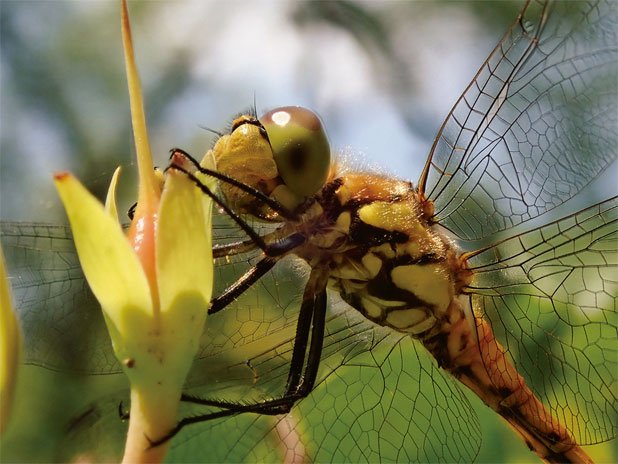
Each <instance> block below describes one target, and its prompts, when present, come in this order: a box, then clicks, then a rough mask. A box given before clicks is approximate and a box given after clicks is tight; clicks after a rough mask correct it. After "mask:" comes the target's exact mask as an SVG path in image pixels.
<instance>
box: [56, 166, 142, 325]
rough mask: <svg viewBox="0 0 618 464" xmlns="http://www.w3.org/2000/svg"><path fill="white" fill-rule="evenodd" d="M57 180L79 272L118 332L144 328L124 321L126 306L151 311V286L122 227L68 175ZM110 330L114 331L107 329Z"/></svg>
mask: <svg viewBox="0 0 618 464" xmlns="http://www.w3.org/2000/svg"><path fill="white" fill-rule="evenodd" d="M55 184H56V188H57V189H58V192H59V194H60V197H61V199H62V203H63V204H64V208H65V210H66V212H67V216H68V218H69V222H70V224H71V229H72V231H73V239H74V241H75V247H76V249H77V254H78V255H79V261H80V263H81V267H82V270H83V271H84V275H85V276H86V279H87V280H88V284H89V285H90V288H91V289H92V292H93V293H94V295H95V296H96V298H97V300H99V303H101V306H102V307H103V310H104V312H105V315H106V316H107V318H108V319H111V321H112V322H113V324H114V326H115V327H114V329H115V331H118V332H120V333H121V334H127V333H132V331H134V330H143V328H140V327H127V324H134V321H135V319H139V318H138V317H131V318H130V319H127V317H126V315H127V314H128V313H130V312H129V311H126V309H127V308H133V309H134V310H135V311H136V312H141V313H143V314H144V315H149V314H152V311H153V309H152V301H151V297H150V289H149V286H148V281H147V279H146V277H145V275H144V271H143V269H142V265H141V263H140V261H139V260H138V258H137V256H136V254H135V252H134V251H133V249H132V248H131V246H130V245H129V242H128V241H127V239H126V237H125V235H124V233H123V231H122V228H121V226H120V225H119V224H118V222H117V221H115V220H113V219H112V218H111V217H110V216H109V214H108V213H107V212H106V211H105V209H104V208H103V205H102V204H101V203H99V201H98V200H97V199H96V198H95V197H94V196H92V195H91V194H90V193H89V192H88V191H87V190H86V189H85V188H84V187H83V186H82V185H81V184H80V183H79V181H78V180H77V179H75V178H74V177H73V176H71V175H70V174H68V173H65V174H59V175H56V176H55ZM108 323H109V320H108ZM76 330H79V328H77V327H76ZM110 333H111V334H112V336H113V335H114V331H112V330H111V328H110Z"/></svg>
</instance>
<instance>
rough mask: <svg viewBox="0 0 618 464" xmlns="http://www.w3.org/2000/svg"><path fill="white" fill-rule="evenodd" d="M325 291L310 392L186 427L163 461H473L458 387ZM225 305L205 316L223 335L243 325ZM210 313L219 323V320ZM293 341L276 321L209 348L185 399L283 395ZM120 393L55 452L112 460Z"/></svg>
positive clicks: (76, 424)
mask: <svg viewBox="0 0 618 464" xmlns="http://www.w3.org/2000/svg"><path fill="white" fill-rule="evenodd" d="M291 265H292V264H291V263H289V265H286V264H285V263H283V266H282V269H279V270H277V269H276V268H275V270H274V271H273V272H281V273H282V274H286V273H289V272H290V267H289V266H291ZM274 277H278V275H275V276H274ZM329 296H330V297H331V299H332V300H334V301H337V303H335V304H334V305H331V307H330V312H331V315H330V316H329V319H328V321H327V334H326V338H325V345H324V353H323V359H322V363H321V367H320V373H319V379H318V382H317V384H316V387H315V389H314V390H313V392H312V393H311V395H310V396H309V397H308V398H306V399H304V400H302V401H300V402H299V403H298V404H297V405H296V407H295V408H294V409H293V411H292V413H291V414H289V415H287V416H285V417H281V416H277V417H271V416H260V415H253V414H243V415H240V416H237V417H229V418H225V419H218V420H212V421H208V422H204V423H201V424H198V425H194V426H189V427H187V428H186V429H183V431H182V432H181V433H180V434H179V435H178V436H176V437H175V438H174V441H173V443H172V449H171V451H170V457H169V459H170V460H172V461H175V462H176V461H178V462H183V461H185V460H196V459H198V460H200V461H204V462H273V461H274V462H283V461H284V460H286V456H287V459H289V458H290V457H291V456H295V457H296V458H297V459H300V458H302V459H303V460H305V461H312V462H313V461H316V462H320V461H334V462H377V461H381V462H385V461H397V462H470V461H472V460H473V459H474V457H475V456H476V454H477V453H478V449H479V446H480V442H481V432H480V426H479V423H478V419H477V417H476V415H475V413H474V412H473V410H472V409H471V406H470V404H469V403H468V401H467V399H466V397H465V396H464V393H463V392H462V390H461V389H460V388H459V386H458V385H456V384H455V383H454V381H453V380H452V379H451V378H450V377H448V376H446V375H445V374H444V373H443V371H441V370H440V369H439V368H438V367H437V366H436V364H435V363H434V362H433V361H432V360H431V359H430V358H429V357H428V356H427V354H426V352H425V351H424V349H423V348H422V347H421V346H420V345H418V344H417V343H416V342H415V341H413V340H412V339H411V338H409V337H402V336H400V335H392V334H390V333H389V331H387V330H386V329H383V328H377V327H375V326H374V325H372V324H371V323H369V322H367V321H366V320H365V319H364V318H363V317H362V316H360V315H359V314H358V313H357V312H355V311H351V310H350V308H349V307H348V306H347V305H346V304H345V303H343V302H341V301H339V300H338V298H337V297H336V296H335V295H329ZM244 303H247V300H245V302H244ZM244 303H243V304H244ZM227 309H231V310H232V311H230V312H229V313H227V315H226V311H223V312H221V313H219V314H217V315H215V316H213V317H212V320H211V321H209V323H210V322H213V323H215V324H217V325H218V326H220V327H222V326H224V325H227V326H229V327H231V330H234V329H238V328H242V322H241V321H240V320H238V317H239V315H240V314H241V312H240V311H238V310H237V308H235V307H230V308H227ZM292 310H296V308H290V311H292ZM259 312H260V311H259V310H258V311H254V313H253V318H254V319H255V321H256V322H255V323H256V324H258V322H257V321H259V320H268V319H269V317H268V316H264V317H263V316H260V315H259ZM217 317H219V319H220V321H215V318H217ZM258 325H260V324H258ZM267 325H270V324H267ZM293 337H294V327H293V326H292V327H286V326H285V325H279V326H278V328H276V329H274V330H270V331H269V333H268V334H267V335H264V336H263V337H262V338H261V339H260V340H258V341H257V342H256V341H253V342H252V341H247V342H246V343H242V344H237V346H236V347H235V348H234V349H232V350H229V351H225V350H216V351H217V352H215V351H212V352H211V353H210V354H208V355H206V356H205V357H203V358H201V359H200V360H198V361H196V363H195V365H194V367H193V370H192V373H191V375H190V380H189V383H190V385H192V388H189V392H190V393H192V394H199V395H200V396H204V397H208V398H218V399H226V400H228V401H237V402H240V403H252V402H255V401H259V400H262V399H265V398H268V397H271V396H272V395H275V394H280V393H281V392H282V390H283V387H284V385H285V382H286V379H287V373H288V368H289V361H290V358H291V353H292V346H293ZM217 340H219V337H216V339H215V341H217ZM124 396H125V398H126V395H124ZM122 398H123V395H122V394H118V395H114V396H112V397H107V398H105V399H102V400H101V401H99V402H96V403H95V404H93V405H92V406H91V407H89V408H87V409H86V410H85V411H83V412H82V413H81V414H80V415H78V417H77V419H76V420H74V421H73V422H72V423H71V427H70V432H69V433H68V435H67V436H66V441H65V442H64V443H63V444H62V446H61V448H62V450H63V452H64V453H66V454H64V455H63V456H62V458H63V459H71V458H75V456H78V455H81V456H84V455H85V456H88V457H89V458H91V459H94V460H110V459H117V458H118V457H119V456H120V453H121V451H122V450H121V449H120V448H121V446H120V445H119V444H118V443H116V444H115V445H114V443H110V440H113V439H114V437H119V436H122V432H123V430H124V429H125V428H126V424H122V423H121V422H120V421H119V419H118V412H117V411H118V404H119V401H120V400H121V399H122ZM125 401H126V399H125ZM185 406H186V405H185ZM198 413H204V408H196V407H193V406H186V408H185V409H184V410H183V411H182V413H181V415H182V416H183V417H185V416H191V415H193V414H198ZM108 437H109V439H108ZM84 453H87V454H84Z"/></svg>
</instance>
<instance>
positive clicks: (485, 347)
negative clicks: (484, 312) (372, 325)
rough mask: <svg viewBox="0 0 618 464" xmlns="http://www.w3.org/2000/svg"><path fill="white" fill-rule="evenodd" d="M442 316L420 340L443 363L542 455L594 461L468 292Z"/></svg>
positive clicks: (547, 458)
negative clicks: (533, 385) (477, 310)
mask: <svg viewBox="0 0 618 464" xmlns="http://www.w3.org/2000/svg"><path fill="white" fill-rule="evenodd" d="M444 322H445V323H443V324H442V325H441V328H442V330H441V332H440V333H438V334H436V335H434V336H432V337H429V338H426V339H423V340H422V342H423V344H424V345H425V347H426V348H427V350H428V351H429V352H430V353H431V354H432V355H433V356H434V358H436V360H437V361H438V364H439V365H440V366H441V367H442V368H443V369H445V370H447V371H448V372H450V373H451V374H452V375H453V376H454V377H455V378H457V379H458V380H459V381H460V382H462V383H463V384H464V385H466V386H467V387H468V388H470V389H471V390H472V391H473V392H474V393H475V394H476V395H477V396H478V397H479V398H481V399H482V400H483V402H485V404H487V406H489V407H490V408H491V409H493V410H494V411H496V412H497V413H498V414H500V415H501V416H502V417H503V418H504V419H505V420H506V421H507V422H508V424H509V425H510V426H511V427H512V428H513V429H514V430H515V431H516V432H517V433H519V435H521V437H522V438H523V439H524V441H525V443H526V444H527V445H528V447H529V448H530V450H532V451H534V452H535V453H536V454H537V455H538V456H539V457H541V458H542V459H543V460H544V461H546V462H551V463H558V462H578V463H591V462H592V460H591V459H590V457H589V456H588V455H587V454H586V452H585V451H584V450H583V449H581V448H580V447H579V445H578V444H577V442H576V441H575V440H574V439H573V437H572V436H571V435H570V434H569V432H568V431H567V429H566V428H565V427H564V426H563V425H562V424H560V422H559V421H558V420H557V419H556V418H555V417H554V416H553V414H552V413H551V411H550V410H548V409H547V408H546V407H545V405H544V404H543V403H542V402H541V400H540V399H539V398H538V397H537V396H536V395H535V393H534V392H533V391H532V390H531V389H530V387H529V386H528V384H527V383H526V381H525V379H524V378H523V377H522V376H521V375H520V374H519V372H518V371H517V369H516V367H515V365H514V364H513V363H512V362H511V359H510V358H509V357H508V355H507V353H506V351H505V350H504V348H503V347H502V345H500V343H499V342H498V341H497V340H496V339H495V337H494V334H493V330H492V329H491V326H490V325H489V324H488V323H487V322H486V321H485V320H484V319H483V318H482V317H480V316H473V315H472V312H471V309H470V307H469V298H468V297H464V296H462V297H459V298H455V299H453V301H452V304H451V305H450V307H449V309H448V311H447V317H446V318H445V320H444Z"/></svg>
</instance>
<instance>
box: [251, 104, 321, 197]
mask: <svg viewBox="0 0 618 464" xmlns="http://www.w3.org/2000/svg"><path fill="white" fill-rule="evenodd" d="M260 122H261V123H262V125H263V126H264V129H266V133H267V134H268V139H269V141H270V146H271V147H272V151H273V158H274V159H275V163H276V164H277V169H278V170H279V175H280V176H281V178H282V179H283V181H284V182H285V184H286V185H287V187H288V188H289V189H290V190H291V191H292V192H293V193H294V194H296V195H299V196H310V195H313V194H315V193H316V192H317V191H318V190H320V188H322V187H323V186H324V184H325V183H326V178H327V177H328V170H329V166H330V146H329V144H328V139H327V138H326V133H325V132H324V129H323V128H322V123H321V122H320V119H319V118H318V116H317V115H316V114H315V113H314V112H313V111H310V110H308V109H306V108H302V107H300V106H283V107H280V108H275V109H274V110H272V111H269V112H268V113H266V114H265V115H264V116H262V117H261V118H260Z"/></svg>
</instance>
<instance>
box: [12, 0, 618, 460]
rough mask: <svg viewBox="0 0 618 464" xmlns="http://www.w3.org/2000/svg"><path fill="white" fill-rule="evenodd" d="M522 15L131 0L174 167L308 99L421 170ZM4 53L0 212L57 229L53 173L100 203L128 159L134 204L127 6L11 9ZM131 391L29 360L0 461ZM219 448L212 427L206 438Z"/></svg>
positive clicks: (487, 6) (514, 7) (488, 443)
mask: <svg viewBox="0 0 618 464" xmlns="http://www.w3.org/2000/svg"><path fill="white" fill-rule="evenodd" d="M520 7H521V2H507V1H505V2H491V3H490V2H456V3H454V2H359V3H356V2H354V3H351V2H309V3H305V2H283V1H281V2H266V1H264V2H241V1H229V2H223V1H221V2H206V1H195V2H191V1H187V2H164V1H161V2H131V4H130V13H131V16H132V23H133V35H134V42H135V47H136V54H137V60H138V66H139V67H140V72H141V77H142V83H143V86H144V93H145V101H146V110H147V115H148V123H149V127H150V135H151V137H152V141H151V145H152V149H153V153H154V156H155V158H156V160H157V163H158V164H159V165H165V164H166V160H167V155H168V150H169V149H170V148H172V147H176V146H178V147H181V148H183V149H185V150H186V151H188V152H189V153H192V154H194V155H196V156H199V155H200V154H202V153H204V152H205V151H206V150H207V149H208V148H209V147H210V146H211V144H212V141H213V136H212V134H211V133H209V132H208V131H206V130H204V129H203V127H209V128H213V129H216V130H223V129H225V128H226V127H227V125H228V124H229V122H230V121H231V118H232V117H233V116H234V115H235V114H237V113H238V112H240V111H243V110H246V109H247V108H249V107H251V106H252V105H253V104H254V103H255V104H256V106H257V109H258V113H261V112H263V111H266V110H268V109H270V108H272V107H275V106H281V105H303V106H307V107H309V108H312V109H314V110H316V111H317V112H318V113H319V114H320V116H321V117H322V119H323V120H324V122H325V125H326V130H327V132H328V135H329V137H330V139H331V143H332V145H333V146H334V147H335V149H336V150H338V151H340V152H341V153H343V154H344V156H346V157H348V158H353V159H354V160H359V159H360V160H362V161H360V162H359V161H355V162H356V163H360V164H361V166H362V165H367V166H372V165H379V166H381V169H382V170H384V169H386V170H387V171H390V172H394V173H397V175H399V176H402V177H407V178H410V179H412V180H416V179H417V178H418V173H419V172H420V168H421V166H422V164H423V163H424V161H425V156H426V154H427V153H428V151H429V148H430V146H431V143H432V142H433V137H434V136H435V134H436V131H437V129H438V127H439V126H440V123H441V122H442V119H443V118H444V116H445V115H446V113H447V112H448V110H449V109H450V107H451V105H452V104H453V103H454V102H455V100H456V98H457V97H458V96H459V94H460V93H461V91H462V90H463V89H464V88H465V86H466V85H467V83H468V82H469V81H470V79H471V78H472V77H473V76H474V73H475V72H476V70H477V68H478V66H479V65H480V63H481V62H482V61H483V60H484V58H485V57H486V56H487V54H488V53H489V52H490V51H491V50H492V48H493V47H494V45H495V44H496V43H497V41H498V39H499V38H500V37H501V36H502V34H503V33H504V31H505V30H506V29H507V27H508V26H509V25H510V23H511V22H512V20H513V18H514V17H515V16H516V14H517V12H518V10H519V8H520ZM0 52H1V54H0V60H1V61H0V64H1V68H0V73H1V74H0V78H1V81H0V92H1V93H0V217H1V218H2V219H4V220H6V219H11V220H28V221H41V222H52V223H64V216H63V212H62V210H61V207H60V205H59V202H58V201H57V197H56V194H55V192H54V190H53V187H52V183H51V174H52V173H53V172H55V171H58V170H71V171H73V172H74V173H75V174H76V175H77V176H78V177H79V178H80V179H82V180H83V181H84V182H85V183H86V184H87V185H88V186H89V187H90V188H91V189H92V190H93V191H95V192H97V193H98V194H99V195H103V193H104V192H105V190H106V189H107V184H108V182H109V179H110V177H111V174H112V172H113V170H114V169H115V167H116V166H117V165H123V166H124V167H125V168H126V170H125V172H126V174H125V177H124V182H122V181H121V185H122V186H123V188H124V190H123V194H124V196H123V197H122V198H123V199H122V201H121V204H120V209H121V210H126V209H127V208H128V207H129V206H130V205H131V204H132V202H133V198H134V182H133V177H132V175H133V173H132V169H131V168H132V167H133V166H132V161H131V160H132V159H133V153H132V152H133V148H132V139H131V132H130V131H131V128H130V116H129V107H128V96H127V90H126V82H125V79H124V75H123V73H124V62H123V56H122V50H121V44H120V29H119V5H118V3H117V2H107V1H106V2H103V1H82V2H73V1H57V2H45V1H27V0H26V1H24V0H22V1H2V2H0ZM603 190H605V188H604V187H601V195H603V194H604V192H603ZM592 194H594V192H592ZM75 330H79V327H76V328H75ZM60 336H72V334H68V335H64V334H60ZM124 387H125V385H124V380H123V379H122V378H120V377H119V376H94V377H90V378H87V379H83V378H81V377H79V376H74V375H67V374H65V373H54V372H50V371H46V370H41V369H39V368H37V367H34V366H27V367H25V368H24V369H23V370H22V371H21V373H20V378H19V387H18V397H17V399H16V408H15V412H14V417H13V423H12V425H11V428H10V429H9V431H8V433H7V434H6V436H5V437H3V440H2V443H1V448H0V459H1V460H2V461H3V462H51V461H58V460H62V457H61V456H62V455H61V454H59V453H58V450H57V443H58V442H59V441H60V440H61V439H66V436H67V434H68V432H67V430H68V428H67V427H68V426H67V424H68V423H69V421H70V420H71V418H73V417H74V414H75V411H79V410H82V409H83V407H85V405H87V404H88V403H89V401H91V400H92V399H94V398H96V397H97V396H98V395H100V394H105V393H108V392H113V391H116V390H119V389H122V388H124ZM468 399H469V401H470V402H471V403H472V406H473V407H474V410H475V411H476V412H477V414H478V416H479V419H480V426H481V430H482V437H483V441H482V444H481V450H480V453H479V455H478V458H477V459H478V461H479V462H535V457H534V456H533V455H531V453H530V452H529V451H528V450H527V448H526V447H525V446H524V445H523V443H521V441H520V440H519V439H518V438H517V437H516V436H515V435H514V434H513V433H512V432H511V431H510V430H509V429H508V428H507V426H506V425H504V423H503V422H502V421H501V420H500V419H497V418H496V416H495V414H494V413H493V412H491V411H489V410H488V409H487V408H485V407H484V406H483V405H482V404H481V402H480V401H479V400H478V399H476V398H475V397H473V396H472V395H468ZM96 419H97V418H96V417H94V416H93V415H92V414H90V415H85V416H84V417H82V420H85V421H88V420H92V421H93V423H96ZM112 419H113V420H117V418H116V417H112V418H110V419H109V420H112ZM114 427H115V426H114ZM114 427H112V428H114ZM69 428H70V426H69ZM115 428H117V427H115ZM96 430H97V433H101V434H105V433H106V429H105V428H103V429H101V430H99V429H96ZM109 432H110V433H112V431H111V428H110V429H109ZM203 435H206V434H203ZM102 436H103V435H101V437H102ZM209 440H216V435H208V436H203V437H202V438H200V439H199V442H200V443H203V446H208V442H209ZM102 441H104V440H102ZM194 441H195V440H194ZM589 451H590V453H591V454H592V455H593V456H595V458H596V459H597V460H598V461H599V462H613V461H615V460H616V457H617V456H618V454H617V453H618V451H617V447H616V442H615V440H614V442H612V443H610V444H604V445H599V446H597V447H592V448H590V450H589Z"/></svg>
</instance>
